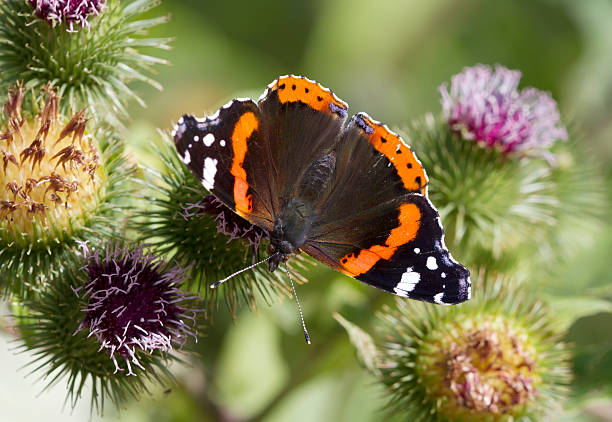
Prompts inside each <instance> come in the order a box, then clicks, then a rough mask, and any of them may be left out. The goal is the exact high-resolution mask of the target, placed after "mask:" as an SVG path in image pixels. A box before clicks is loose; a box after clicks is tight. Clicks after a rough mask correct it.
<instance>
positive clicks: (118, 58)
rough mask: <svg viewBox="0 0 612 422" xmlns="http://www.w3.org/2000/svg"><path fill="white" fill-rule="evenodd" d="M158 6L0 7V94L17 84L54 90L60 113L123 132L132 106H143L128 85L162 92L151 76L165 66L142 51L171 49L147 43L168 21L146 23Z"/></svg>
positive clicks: (164, 42) (13, 1)
mask: <svg viewBox="0 0 612 422" xmlns="http://www.w3.org/2000/svg"><path fill="white" fill-rule="evenodd" d="M157 4H158V1H156V0H133V1H119V0H109V1H79V2H76V1H73V0H48V1H47V0H32V1H22V0H6V1H3V2H1V3H0V89H2V90H5V89H6V88H7V87H8V86H11V85H14V84H15V83H17V82H18V81H20V80H24V81H25V82H24V86H25V88H26V89H29V88H35V89H40V88H42V87H44V86H46V85H47V84H48V83H52V84H53V85H54V86H55V87H56V88H57V90H58V93H59V95H60V96H61V97H62V98H63V101H62V103H61V104H60V110H61V112H62V113H64V114H68V113H70V112H71V111H72V110H80V109H83V108H85V107H88V110H87V111H88V113H90V114H91V116H92V117H93V118H94V119H95V120H96V121H106V122H108V123H110V124H111V125H113V126H120V125H121V124H122V122H124V121H125V119H126V117H127V110H126V108H125V106H126V103H127V101H128V100H136V101H138V102H139V103H140V104H143V105H144V103H143V101H142V100H141V99H140V97H139V96H138V94H137V93H136V92H135V91H134V90H133V89H132V88H130V82H132V81H135V80H138V81H142V82H145V83H147V84H149V85H152V86H154V87H156V88H158V89H161V86H160V85H159V84H158V83H157V82H155V81H154V80H153V79H151V77H150V74H151V72H152V71H153V68H154V67H155V66H156V65H160V64H165V63H166V61H165V60H163V59H159V58H156V57H153V56H150V55H146V54H143V53H142V51H141V50H142V49H143V48H158V49H167V48H168V42H169V39H167V38H163V39H157V38H147V37H146V36H145V34H146V32H147V30H149V29H150V28H152V27H154V26H156V25H158V24H161V23H163V22H165V21H166V20H167V18H166V17H159V18H153V19H144V18H142V14H143V13H145V12H147V11H148V10H150V9H151V8H153V7H155V6H156V5H157ZM96 15H98V16H96ZM82 27H86V28H82Z"/></svg>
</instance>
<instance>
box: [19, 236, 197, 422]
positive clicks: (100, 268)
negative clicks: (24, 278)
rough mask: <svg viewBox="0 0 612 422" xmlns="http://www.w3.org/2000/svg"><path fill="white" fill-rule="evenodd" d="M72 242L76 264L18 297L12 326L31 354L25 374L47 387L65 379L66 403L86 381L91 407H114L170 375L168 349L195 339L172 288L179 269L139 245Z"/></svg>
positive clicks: (183, 303)
mask: <svg viewBox="0 0 612 422" xmlns="http://www.w3.org/2000/svg"><path fill="white" fill-rule="evenodd" d="M80 248H81V250H82V257H81V266H82V268H81V269H79V270H73V271H67V272H66V273H65V274H64V277H61V278H59V279H57V280H55V283H54V284H53V285H52V286H49V288H48V289H45V290H44V291H43V292H42V293H41V294H40V296H39V297H37V298H35V299H30V300H26V301H25V303H24V305H23V307H22V312H21V316H20V317H19V318H18V322H19V324H18V328H19V330H20V333H21V335H22V339H23V348H24V349H28V350H30V351H33V352H34V354H35V356H36V359H35V360H34V361H32V362H31V363H30V367H32V368H33V372H41V373H42V374H43V378H44V379H46V380H48V387H49V386H51V385H54V384H56V383H58V382H59V381H60V380H62V379H64V378H65V379H66V385H67V400H69V401H70V403H71V404H72V406H74V404H75V403H76V401H77V400H78V399H79V398H80V396H81V395H82V394H83V392H84V391H86V390H85V389H84V386H85V382H86V381H87V382H88V383H90V384H91V387H92V390H91V391H92V392H91V404H92V410H96V411H98V412H101V411H102V410H103V408H104V404H105V402H106V401H107V400H110V401H111V402H112V403H113V404H115V405H116V406H120V405H122V404H123V403H125V401H126V400H127V399H128V398H130V397H133V398H137V397H139V396H140V395H141V394H142V393H143V392H147V391H148V385H149V384H150V383H152V382H157V383H162V384H163V385H167V384H168V383H169V382H171V381H172V375H171V373H170V372H169V371H168V369H167V363H168V360H169V359H170V360H171V359H175V356H174V355H173V354H172V353H170V352H172V350H173V348H174V347H175V346H176V345H178V346H179V347H180V346H182V345H183V344H184V342H185V340H186V339H187V337H195V311H193V308H192V305H191V304H192V303H193V302H192V301H191V299H193V297H191V296H189V295H188V294H186V293H184V292H182V291H181V290H180V288H179V287H180V285H181V284H182V283H183V281H184V279H185V270H184V269H183V268H181V267H178V266H173V267H170V266H169V265H168V264H167V263H166V262H165V261H163V259H161V258H159V257H157V256H153V255H151V254H150V253H147V252H145V250H144V249H143V248H142V247H132V248H128V247H124V246H120V245H118V244H113V245H106V247H104V248H102V249H90V247H89V246H88V245H87V244H86V243H81V245H80ZM130 375H136V376H130ZM48 387H47V388H48Z"/></svg>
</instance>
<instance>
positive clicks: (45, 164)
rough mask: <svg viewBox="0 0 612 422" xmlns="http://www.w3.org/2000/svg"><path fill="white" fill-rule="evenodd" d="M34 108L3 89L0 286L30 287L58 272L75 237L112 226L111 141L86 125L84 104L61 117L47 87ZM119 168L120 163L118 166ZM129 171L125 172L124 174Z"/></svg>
mask: <svg viewBox="0 0 612 422" xmlns="http://www.w3.org/2000/svg"><path fill="white" fill-rule="evenodd" d="M45 95H46V98H45V100H44V101H42V102H41V103H40V104H37V101H34V100H33V101H29V97H28V98H27V99H26V100H27V101H26V102H28V103H33V104H34V105H35V107H34V108H35V109H36V110H35V111H34V112H33V113H28V112H26V111H25V110H24V109H22V102H23V101H24V93H23V90H22V88H21V87H18V88H16V89H13V90H11V91H9V94H8V99H7V101H6V103H5V106H4V114H3V116H2V118H1V119H0V154H1V155H2V162H1V163H0V264H1V265H2V269H3V275H2V278H1V280H0V290H1V291H2V292H4V293H6V292H8V291H10V290H13V291H17V292H21V293H25V292H26V291H31V290H32V289H34V290H36V289H38V288H40V287H41V286H42V284H43V283H45V282H47V281H48V280H49V279H50V278H52V277H54V276H55V275H58V274H59V273H61V272H62V268H64V267H65V266H66V265H69V262H70V261H71V258H70V255H71V249H72V248H73V247H74V245H76V242H77V241H81V240H87V239H90V238H92V237H97V238H100V237H104V236H105V235H111V234H112V233H114V232H115V227H114V226H116V222H113V221H109V218H112V217H113V215H115V212H114V211H113V208H115V207H116V205H117V202H116V201H117V200H118V199H119V197H120V196H121V192H122V189H123V188H122V185H123V182H124V180H125V179H124V180H123V181H122V180H121V179H120V176H119V175H118V174H117V173H116V172H117V171H123V170H125V171H127V175H128V176H129V174H130V170H129V169H124V166H123V160H122V159H121V155H120V149H119V147H118V146H117V145H116V142H115V141H113V140H112V139H110V138H109V137H108V136H107V135H105V134H104V133H103V132H101V131H96V130H93V131H90V130H87V121H88V118H87V117H86V115H85V113H84V111H80V112H78V113H76V114H74V115H72V117H69V118H67V117H64V116H63V115H62V114H61V113H60V112H59V111H58V110H59V109H60V108H61V107H60V104H61V100H60V98H59V97H58V96H57V94H56V93H55V92H54V90H52V89H47V92H46V94H45ZM120 168H121V170H120ZM128 178H129V177H128Z"/></svg>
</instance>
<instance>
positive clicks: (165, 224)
mask: <svg viewBox="0 0 612 422" xmlns="http://www.w3.org/2000/svg"><path fill="white" fill-rule="evenodd" d="M162 136H163V139H164V146H163V150H162V151H159V155H160V157H161V160H162V163H163V169H162V171H161V174H160V173H156V172H153V171H151V175H152V177H153V179H152V180H150V182H148V184H147V190H148V192H150V194H148V195H147V196H146V202H147V204H149V206H148V207H147V208H146V209H143V210H142V211H140V212H139V213H140V218H139V221H138V223H137V226H136V228H137V230H138V231H140V233H141V241H142V242H145V243H148V244H151V245H152V246H154V247H155V249H156V250H157V251H158V252H159V253H161V254H164V255H168V256H170V258H171V259H172V260H173V261H177V262H179V263H181V264H182V265H184V266H190V268H189V274H190V276H191V279H192V280H193V281H196V282H197V286H196V287H197V289H198V290H199V291H200V294H201V295H202V296H203V297H204V298H205V300H206V302H207V308H206V316H207V317H208V318H212V317H213V316H214V312H215V310H216V309H217V307H218V300H217V299H218V297H219V296H221V297H223V298H224V299H225V302H226V305H227V306H228V308H229V309H230V311H231V312H232V314H234V311H235V310H236V307H237V306H238V305H239V304H241V303H246V304H248V306H249V307H251V308H254V307H255V306H256V297H257V295H258V294H260V295H261V296H262V297H263V298H264V300H266V301H268V299H269V298H270V297H271V296H272V295H280V296H289V295H290V294H291V288H290V287H289V283H288V282H287V281H286V280H285V279H284V278H283V277H282V276H281V275H280V274H279V273H280V272H278V271H276V272H273V273H271V272H270V271H268V268H267V266H265V265H260V266H257V267H255V268H253V269H252V270H250V271H245V272H242V273H240V274H238V275H236V276H235V277H233V278H232V279H230V280H228V281H227V282H225V283H223V284H222V285H221V286H219V287H218V288H216V289H210V288H209V285H210V284H211V283H214V282H216V281H218V280H220V279H222V278H224V277H227V276H228V275H230V274H232V273H234V272H237V271H239V270H241V269H244V268H245V267H248V266H249V265H251V264H253V263H254V260H256V259H257V258H258V257H259V256H260V254H262V253H263V251H265V248H266V247H267V233H265V231H263V230H261V229H260V228H258V227H257V226H253V225H252V224H250V223H249V222H248V221H246V220H244V219H242V218H241V217H239V216H238V215H236V214H234V213H233V212H232V211H231V210H229V209H228V208H227V207H225V206H224V205H223V204H221V203H220V202H219V201H217V200H216V199H214V197H212V196H210V194H209V192H207V191H206V190H205V189H204V187H203V186H202V184H201V183H199V182H198V181H197V180H196V179H195V177H194V176H193V175H192V173H191V172H190V171H189V170H188V169H187V168H186V167H185V166H184V165H183V164H182V163H181V162H180V161H179V160H178V157H177V155H176V153H175V151H174V146H173V145H172V142H171V141H170V139H169V137H168V135H167V134H165V133H164V134H163V135H162ZM192 264H193V265H192ZM289 265H290V266H291V265H294V266H295V265H298V266H299V265H300V261H299V260H296V259H294V260H293V262H291V261H290V263H289ZM296 276H297V278H298V280H301V279H300V277H299V274H297V273H296Z"/></svg>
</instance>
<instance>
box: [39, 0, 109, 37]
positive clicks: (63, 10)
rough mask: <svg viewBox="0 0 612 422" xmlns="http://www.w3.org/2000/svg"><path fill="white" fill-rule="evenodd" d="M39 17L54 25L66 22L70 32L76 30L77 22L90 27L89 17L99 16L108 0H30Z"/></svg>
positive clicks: (81, 25) (79, 24)
mask: <svg viewBox="0 0 612 422" xmlns="http://www.w3.org/2000/svg"><path fill="white" fill-rule="evenodd" d="M28 1H29V2H30V4H31V5H32V7H34V8H35V9H36V14H37V15H38V17H39V18H41V19H44V20H46V21H47V22H49V24H51V25H52V26H55V25H59V24H61V23H65V24H66V27H67V28H68V32H76V30H75V29H74V25H75V23H76V24H77V25H78V26H80V27H81V28H83V27H87V28H89V22H88V21H87V18H88V17H89V16H90V15H94V16H98V15H99V14H100V12H101V11H102V10H103V9H104V7H105V6H106V0H28Z"/></svg>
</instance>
